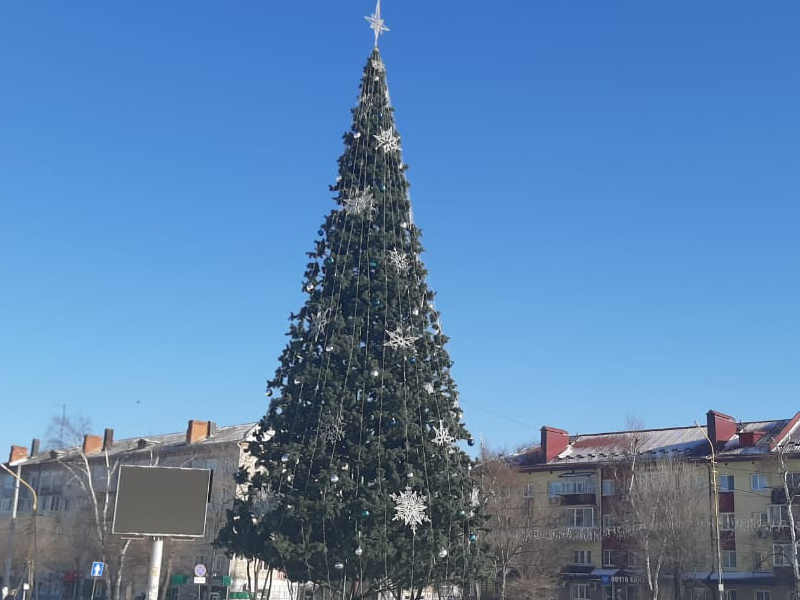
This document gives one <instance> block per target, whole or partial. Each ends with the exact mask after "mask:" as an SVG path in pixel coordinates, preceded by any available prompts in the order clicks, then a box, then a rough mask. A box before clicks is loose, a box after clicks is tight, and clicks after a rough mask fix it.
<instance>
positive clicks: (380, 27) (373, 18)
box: [364, 0, 389, 48]
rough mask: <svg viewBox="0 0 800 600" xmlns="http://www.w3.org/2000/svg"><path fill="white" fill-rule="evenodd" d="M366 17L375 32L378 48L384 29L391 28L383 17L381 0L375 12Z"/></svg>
mask: <svg viewBox="0 0 800 600" xmlns="http://www.w3.org/2000/svg"><path fill="white" fill-rule="evenodd" d="M364 18H365V19H366V20H367V22H368V23H369V28H370V29H372V31H374V32H375V47H376V48H377V47H378V36H379V35H380V34H382V33H383V32H384V31H389V28H388V27H386V25H385V24H384V21H383V19H381V0H378V4H377V5H376V6H375V12H374V13H373V14H371V15H370V16H368V17H364Z"/></svg>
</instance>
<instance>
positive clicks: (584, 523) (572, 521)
mask: <svg viewBox="0 0 800 600" xmlns="http://www.w3.org/2000/svg"><path fill="white" fill-rule="evenodd" d="M564 516H565V517H566V519H565V520H566V526H567V527H594V508H566V509H564Z"/></svg>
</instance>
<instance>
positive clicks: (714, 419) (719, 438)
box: [706, 410, 736, 446]
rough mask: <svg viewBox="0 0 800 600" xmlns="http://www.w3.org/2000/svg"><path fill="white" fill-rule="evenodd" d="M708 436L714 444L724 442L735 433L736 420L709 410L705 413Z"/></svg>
mask: <svg viewBox="0 0 800 600" xmlns="http://www.w3.org/2000/svg"><path fill="white" fill-rule="evenodd" d="M706 423H707V424H708V437H709V439H710V440H711V441H712V442H713V444H714V445H715V446H719V445H721V444H724V443H725V442H727V441H728V440H729V439H731V438H732V437H733V435H734V434H735V433H736V420H735V419H734V418H733V417H731V416H729V415H725V414H722V413H721V412H717V411H715V410H710V411H708V412H707V413H706Z"/></svg>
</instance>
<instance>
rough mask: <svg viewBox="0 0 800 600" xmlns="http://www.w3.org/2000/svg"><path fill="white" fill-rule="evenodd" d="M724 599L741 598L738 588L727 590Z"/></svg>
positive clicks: (737, 599) (734, 599)
mask: <svg viewBox="0 0 800 600" xmlns="http://www.w3.org/2000/svg"><path fill="white" fill-rule="evenodd" d="M724 600H739V592H738V590H725V595H724Z"/></svg>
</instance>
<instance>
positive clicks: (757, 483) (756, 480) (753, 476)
mask: <svg viewBox="0 0 800 600" xmlns="http://www.w3.org/2000/svg"><path fill="white" fill-rule="evenodd" d="M768 488H769V484H768V483H767V476H766V475H765V474H764V473H750V489H751V490H754V491H761V490H766V489H768Z"/></svg>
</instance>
